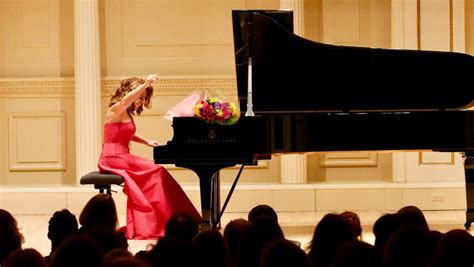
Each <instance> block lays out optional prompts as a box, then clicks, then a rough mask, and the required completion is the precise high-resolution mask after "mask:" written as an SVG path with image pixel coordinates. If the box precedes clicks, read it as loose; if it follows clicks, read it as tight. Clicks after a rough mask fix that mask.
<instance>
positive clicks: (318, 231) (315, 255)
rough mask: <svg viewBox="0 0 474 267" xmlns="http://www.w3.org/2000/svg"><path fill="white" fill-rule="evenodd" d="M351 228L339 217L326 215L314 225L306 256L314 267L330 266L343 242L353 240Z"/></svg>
mask: <svg viewBox="0 0 474 267" xmlns="http://www.w3.org/2000/svg"><path fill="white" fill-rule="evenodd" d="M354 239H355V238H354V233H353V231H352V226H351V225H350V224H349V222H348V221H347V220H346V219H344V218H343V217H342V216H341V215H338V214H332V213H328V214H326V215H324V217H323V218H322V219H321V221H319V223H318V224H317V225H316V227H315V229H314V233H313V237H312V239H311V242H310V245H309V252H308V256H309V258H310V260H311V263H312V264H313V266H314V267H328V266H330V265H331V264H332V263H333V261H334V258H335V256H336V251H337V249H338V248H339V247H341V246H342V245H343V244H344V243H345V242H347V241H350V240H354Z"/></svg>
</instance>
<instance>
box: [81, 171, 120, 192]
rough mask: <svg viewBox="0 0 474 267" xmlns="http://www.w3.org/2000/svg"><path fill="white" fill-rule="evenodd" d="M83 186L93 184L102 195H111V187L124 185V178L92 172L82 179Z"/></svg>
mask: <svg viewBox="0 0 474 267" xmlns="http://www.w3.org/2000/svg"><path fill="white" fill-rule="evenodd" d="M81 184H93V185H94V188H95V189H99V192H100V193H104V192H106V193H107V194H109V195H111V194H112V192H116V191H113V190H112V189H111V185H113V184H115V185H119V186H122V184H123V177H122V176H120V175H117V174H112V173H99V172H98V171H93V172H90V173H88V174H86V175H84V176H82V177H81Z"/></svg>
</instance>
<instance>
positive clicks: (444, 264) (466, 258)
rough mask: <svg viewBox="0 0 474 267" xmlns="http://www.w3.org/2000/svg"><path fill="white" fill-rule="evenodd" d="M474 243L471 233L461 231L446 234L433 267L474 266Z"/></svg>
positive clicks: (456, 230) (451, 231) (455, 230)
mask: <svg viewBox="0 0 474 267" xmlns="http://www.w3.org/2000/svg"><path fill="white" fill-rule="evenodd" d="M473 252H474V241H473V237H472V236H471V234H470V233H468V232H467V231H465V230H461V229H454V230H450V231H448V232H446V233H445V234H444V235H443V237H442V238H441V240H440V242H439V247H438V250H437V252H436V254H435V257H434V260H433V263H432V265H431V266H432V267H472V266H474V253H473Z"/></svg>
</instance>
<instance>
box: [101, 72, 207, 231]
mask: <svg viewBox="0 0 474 267" xmlns="http://www.w3.org/2000/svg"><path fill="white" fill-rule="evenodd" d="M157 80H158V77H157V75H156V74H151V75H148V77H147V79H146V80H143V79H140V78H136V77H133V78H129V79H125V80H123V81H122V82H121V84H120V86H119V87H118V88H117V90H116V91H115V94H114V95H113V96H112V98H111V99H110V102H109V109H108V111H107V115H106V118H105V124H104V144H103V147H102V153H101V155H100V158H99V164H98V166H99V169H100V171H101V172H108V173H115V174H118V175H121V176H122V177H123V179H124V189H123V192H124V193H125V194H126V195H127V196H128V199H127V226H126V232H125V236H126V237H127V238H129V239H157V238H158V237H159V236H163V235H164V231H165V225H166V222H167V221H168V219H169V218H170V217H171V215H173V214H174V213H175V212H187V213H189V214H191V215H192V216H193V217H194V218H195V220H196V221H197V222H198V223H199V222H200V221H201V216H200V215H199V213H198V212H197V211H196V209H195V207H194V206H193V204H192V203H191V201H190V200H189V199H188V197H187V196H186V194H185V193H184V191H183V190H182V189H181V187H180V186H179V184H178V183H177V182H176V181H175V180H174V179H173V177H172V176H171V175H170V174H169V173H168V171H167V170H166V169H165V168H163V167H161V166H159V165H155V164H154V163H153V162H152V161H150V160H147V159H144V158H141V157H138V156H136V155H133V154H130V149H129V143H130V141H135V142H138V143H142V144H145V145H147V146H152V147H153V146H157V145H159V144H158V142H157V141H151V140H148V139H146V138H144V137H142V136H140V135H138V134H137V133H136V132H135V130H136V129H135V123H134V120H133V115H135V114H138V115H140V114H141V112H142V111H143V106H145V107H147V108H149V107H150V103H151V97H152V95H153V87H152V84H153V82H155V81H157Z"/></svg>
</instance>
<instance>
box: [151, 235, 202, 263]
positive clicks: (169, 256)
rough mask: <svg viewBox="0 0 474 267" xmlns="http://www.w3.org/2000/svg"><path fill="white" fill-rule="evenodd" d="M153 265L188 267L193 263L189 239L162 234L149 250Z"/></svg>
mask: <svg viewBox="0 0 474 267" xmlns="http://www.w3.org/2000/svg"><path fill="white" fill-rule="evenodd" d="M149 261H150V263H151V264H152V266H154V267H189V266H193V264H194V263H195V255H194V250H193V245H192V241H191V240H187V239H183V238H176V237H167V236H164V237H162V238H160V239H158V242H157V243H156V245H155V246H154V247H153V249H152V250H151V251H150V252H149Z"/></svg>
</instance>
